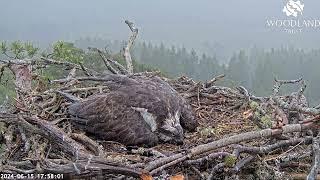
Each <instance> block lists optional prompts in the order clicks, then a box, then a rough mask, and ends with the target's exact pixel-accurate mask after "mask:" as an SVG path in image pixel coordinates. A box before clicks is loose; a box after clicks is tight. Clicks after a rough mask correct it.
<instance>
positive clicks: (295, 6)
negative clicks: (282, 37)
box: [266, 0, 320, 34]
mask: <svg viewBox="0 0 320 180" xmlns="http://www.w3.org/2000/svg"><path fill="white" fill-rule="evenodd" d="M304 6H305V5H304V3H303V2H302V0H286V4H285V5H284V7H283V9H282V12H283V13H284V14H285V15H286V17H287V19H274V18H273V19H267V23H266V25H267V27H268V28H272V29H274V30H275V29H279V30H281V31H284V32H286V33H289V34H297V33H302V32H303V30H305V29H315V30H320V20H319V19H302V18H303V12H304Z"/></svg>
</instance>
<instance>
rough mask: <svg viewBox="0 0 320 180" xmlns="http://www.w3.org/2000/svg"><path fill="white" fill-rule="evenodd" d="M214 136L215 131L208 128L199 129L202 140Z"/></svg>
mask: <svg viewBox="0 0 320 180" xmlns="http://www.w3.org/2000/svg"><path fill="white" fill-rule="evenodd" d="M214 134H215V129H214V128H212V127H210V126H209V127H206V128H203V129H200V136H201V137H202V138H208V137H210V136H212V135H214Z"/></svg>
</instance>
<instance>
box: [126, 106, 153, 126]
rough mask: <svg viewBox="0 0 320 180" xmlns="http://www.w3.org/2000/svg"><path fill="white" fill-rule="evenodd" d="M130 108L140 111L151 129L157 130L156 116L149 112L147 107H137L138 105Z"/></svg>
mask: <svg viewBox="0 0 320 180" xmlns="http://www.w3.org/2000/svg"><path fill="white" fill-rule="evenodd" d="M131 108H132V109H134V110H136V111H138V112H140V114H141V116H142V118H143V120H144V121H145V122H146V123H147V124H148V125H149V126H150V128H151V131H152V132H154V131H156V130H157V128H158V127H157V122H156V118H157V117H156V116H155V115H153V114H151V113H149V112H148V109H145V108H139V107H131Z"/></svg>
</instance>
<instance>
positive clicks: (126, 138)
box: [69, 75, 198, 147]
mask: <svg viewBox="0 0 320 180" xmlns="http://www.w3.org/2000/svg"><path fill="white" fill-rule="evenodd" d="M105 79H106V80H105V81H104V82H103V83H104V85H107V86H108V87H109V89H110V90H111V91H110V92H109V93H104V94H98V95H93V96H90V97H89V98H87V99H86V100H83V101H80V102H76V103H74V104H72V105H70V106H69V114H70V115H71V117H72V122H74V123H75V124H76V125H77V126H78V127H81V128H82V129H83V130H84V131H86V132H88V133H91V134H94V135H95V136H96V137H97V138H98V139H103V140H108V141H117V142H120V143H123V144H125V145H138V146H149V147H150V146H155V145H157V144H158V143H159V142H168V143H175V144H182V143H183V138H184V129H185V130H188V131H194V130H195V129H196V127H197V126H198V123H197V121H196V119H195V117H194V114H193V112H192V109H191V107H190V105H189V104H188V103H187V102H186V100H185V99H184V98H183V97H182V96H180V95H179V94H178V93H177V92H176V91H175V90H174V89H173V88H172V87H171V86H170V85H169V84H168V83H167V82H165V81H163V80H162V79H160V78H159V77H145V76H139V77H136V76H132V77H127V76H124V75H108V76H106V77H105Z"/></svg>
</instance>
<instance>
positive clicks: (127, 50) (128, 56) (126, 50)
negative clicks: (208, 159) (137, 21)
mask: <svg viewBox="0 0 320 180" xmlns="http://www.w3.org/2000/svg"><path fill="white" fill-rule="evenodd" d="M125 23H126V24H127V25H128V26H129V28H130V30H131V32H132V34H131V36H130V38H129V41H128V43H127V45H126V47H125V48H124V58H125V60H126V63H127V70H128V72H129V74H132V73H133V64H132V59H131V54H130V48H131V46H132V45H133V43H134V40H135V39H136V38H137V35H138V29H137V28H136V27H135V26H134V24H133V23H132V22H130V21H128V20H125Z"/></svg>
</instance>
